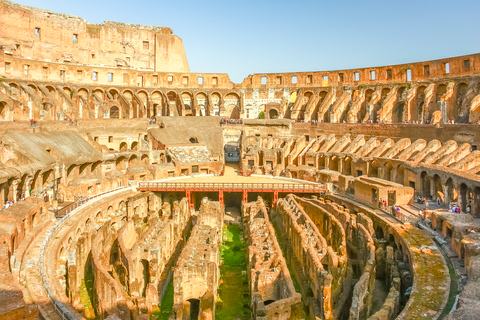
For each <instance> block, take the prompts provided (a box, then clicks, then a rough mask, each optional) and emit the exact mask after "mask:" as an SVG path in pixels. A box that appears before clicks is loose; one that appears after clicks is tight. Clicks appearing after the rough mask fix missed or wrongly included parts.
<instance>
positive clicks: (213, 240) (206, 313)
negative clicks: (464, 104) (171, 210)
mask: <svg viewBox="0 0 480 320" xmlns="http://www.w3.org/2000/svg"><path fill="white" fill-rule="evenodd" d="M223 219H224V208H223V206H222V204H220V203H219V202H213V201H208V198H204V199H203V200H202V204H201V206H200V212H199V214H198V217H197V224H196V225H195V226H194V227H193V229H192V233H191V236H190V238H189V239H188V242H187V244H186V245H185V247H184V248H183V250H182V253H181V254H180V257H179V258H178V261H177V266H176V268H175V271H174V276H173V287H174V305H173V312H174V314H175V317H176V318H177V319H191V318H190V317H191V316H192V317H193V315H192V313H195V312H196V313H198V317H199V319H215V301H216V298H217V289H218V281H219V279H220V270H219V268H218V267H219V264H220V255H219V253H220V251H219V250H220V245H221V243H222V228H223Z"/></svg>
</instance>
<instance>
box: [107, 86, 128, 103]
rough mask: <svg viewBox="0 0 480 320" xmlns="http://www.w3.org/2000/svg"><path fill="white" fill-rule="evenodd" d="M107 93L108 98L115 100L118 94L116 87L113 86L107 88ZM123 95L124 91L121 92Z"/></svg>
mask: <svg viewBox="0 0 480 320" xmlns="http://www.w3.org/2000/svg"><path fill="white" fill-rule="evenodd" d="M108 94H109V95H110V99H112V100H114V101H117V99H118V97H119V96H120V93H119V91H118V90H117V89H115V88H110V89H108ZM123 94H124V95H125V93H123Z"/></svg>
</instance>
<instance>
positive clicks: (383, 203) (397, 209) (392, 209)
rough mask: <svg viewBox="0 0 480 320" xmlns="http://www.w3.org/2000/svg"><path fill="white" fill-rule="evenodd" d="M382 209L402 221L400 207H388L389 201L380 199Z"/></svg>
mask: <svg viewBox="0 0 480 320" xmlns="http://www.w3.org/2000/svg"><path fill="white" fill-rule="evenodd" d="M379 202H380V209H382V210H385V211H387V212H388V213H390V214H391V215H392V216H396V217H397V218H398V219H402V214H401V212H400V207H399V206H397V205H395V204H394V205H392V206H388V203H387V200H383V199H380V201H379Z"/></svg>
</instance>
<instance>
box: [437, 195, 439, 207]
mask: <svg viewBox="0 0 480 320" xmlns="http://www.w3.org/2000/svg"><path fill="white" fill-rule="evenodd" d="M437 206H439V207H440V197H437Z"/></svg>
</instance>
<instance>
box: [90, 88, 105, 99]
mask: <svg viewBox="0 0 480 320" xmlns="http://www.w3.org/2000/svg"><path fill="white" fill-rule="evenodd" d="M92 96H93V97H94V98H96V100H98V101H100V102H104V101H105V91H104V90H103V89H101V88H95V89H94V90H93V91H92Z"/></svg>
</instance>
